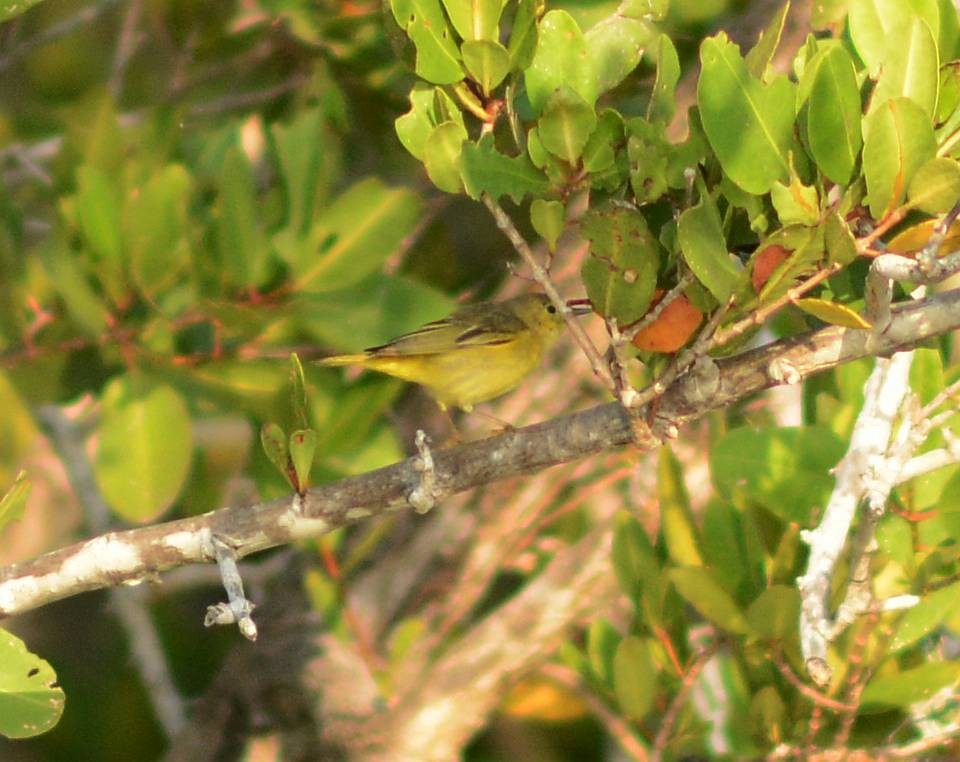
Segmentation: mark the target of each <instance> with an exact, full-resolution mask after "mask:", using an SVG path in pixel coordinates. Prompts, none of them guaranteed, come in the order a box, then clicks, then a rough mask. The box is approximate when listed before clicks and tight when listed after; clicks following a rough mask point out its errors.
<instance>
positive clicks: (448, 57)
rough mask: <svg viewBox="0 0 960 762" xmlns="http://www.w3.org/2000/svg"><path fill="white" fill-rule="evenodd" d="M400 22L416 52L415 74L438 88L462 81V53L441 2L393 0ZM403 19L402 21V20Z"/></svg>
mask: <svg viewBox="0 0 960 762" xmlns="http://www.w3.org/2000/svg"><path fill="white" fill-rule="evenodd" d="M390 4H391V7H393V9H394V16H395V17H397V23H399V24H400V26H401V27H402V28H403V29H405V30H406V31H407V34H408V35H409V36H410V39H411V40H412V41H413V44H414V46H415V47H416V49H417V62H416V72H417V75H418V76H420V77H423V78H424V79H425V80H427V81H428V82H433V83H434V84H435V85H450V84H453V83H454V82H459V81H460V80H461V79H463V69H461V68H460V51H459V50H457V45H456V42H454V38H453V30H452V29H451V28H450V24H449V23H447V19H446V17H445V16H444V14H443V10H442V9H441V8H440V2H439V0H403V2H402V6H403V13H400V12H399V10H400V8H399V6H400V5H401V2H400V0H391V3H390ZM401 18H402V20H401Z"/></svg>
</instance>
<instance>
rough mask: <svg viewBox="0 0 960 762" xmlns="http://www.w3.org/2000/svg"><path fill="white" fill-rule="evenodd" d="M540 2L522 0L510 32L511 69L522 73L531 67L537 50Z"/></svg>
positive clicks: (508, 45) (508, 47)
mask: <svg viewBox="0 0 960 762" xmlns="http://www.w3.org/2000/svg"><path fill="white" fill-rule="evenodd" d="M538 5H539V3H538V0H520V2H519V3H518V5H517V15H516V16H515V17H514V19H513V28H512V29H511V30H510V42H509V43H508V44H507V52H508V53H509V54H510V68H511V69H512V70H514V71H522V70H524V69H527V68H528V67H529V66H530V63H531V62H532V61H533V56H534V53H535V52H536V50H537V8H538Z"/></svg>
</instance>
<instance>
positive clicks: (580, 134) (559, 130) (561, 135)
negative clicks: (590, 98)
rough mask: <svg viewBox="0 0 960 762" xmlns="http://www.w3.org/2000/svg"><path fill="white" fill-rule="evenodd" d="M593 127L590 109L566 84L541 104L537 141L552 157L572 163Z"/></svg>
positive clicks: (577, 156) (592, 113) (594, 118)
mask: <svg viewBox="0 0 960 762" xmlns="http://www.w3.org/2000/svg"><path fill="white" fill-rule="evenodd" d="M596 124H597V115H596V114H595V113H594V112H593V107H592V106H591V105H590V104H588V103H586V102H585V101H584V100H583V98H581V97H580V96H579V95H577V93H576V92H574V91H573V90H571V89H570V88H569V87H567V86H566V85H563V86H561V87H560V88H559V89H558V90H557V91H556V92H554V93H553V95H551V96H550V97H549V98H548V99H547V102H546V104H545V105H544V108H543V112H542V113H541V115H540V120H539V122H538V127H539V131H540V142H541V143H542V144H543V147H544V148H546V149H547V150H548V151H550V153H552V154H553V155H554V156H557V157H559V158H561V159H563V160H564V161H565V162H567V163H568V164H571V165H572V164H575V163H576V161H577V159H579V158H580V154H581V153H582V151H583V148H584V146H585V145H586V144H587V139H588V138H589V137H590V134H591V133H592V132H593V129H594V127H596Z"/></svg>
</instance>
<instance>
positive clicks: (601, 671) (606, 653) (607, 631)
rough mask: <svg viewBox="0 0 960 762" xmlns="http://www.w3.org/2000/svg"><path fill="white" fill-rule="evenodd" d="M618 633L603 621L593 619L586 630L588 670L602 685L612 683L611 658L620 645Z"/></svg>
mask: <svg viewBox="0 0 960 762" xmlns="http://www.w3.org/2000/svg"><path fill="white" fill-rule="evenodd" d="M620 640H621V637H620V633H619V632H617V631H616V629H615V628H614V627H613V625H611V624H610V623H609V622H608V621H606V620H605V619H594V620H593V622H591V623H590V628H589V629H588V630H587V657H588V658H589V659H590V668H591V669H592V670H593V674H594V675H595V676H596V677H597V680H599V682H600V683H601V684H602V685H611V684H612V682H613V658H614V654H615V653H616V650H617V646H618V645H619V644H620Z"/></svg>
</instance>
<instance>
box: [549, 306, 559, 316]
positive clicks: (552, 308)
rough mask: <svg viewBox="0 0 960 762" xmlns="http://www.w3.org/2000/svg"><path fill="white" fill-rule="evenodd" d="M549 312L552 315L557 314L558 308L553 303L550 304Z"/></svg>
mask: <svg viewBox="0 0 960 762" xmlns="http://www.w3.org/2000/svg"><path fill="white" fill-rule="evenodd" d="M547 312H549V313H550V314H551V315H556V314H557V308H556V307H554V306H553V305H552V304H548V305H547Z"/></svg>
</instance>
